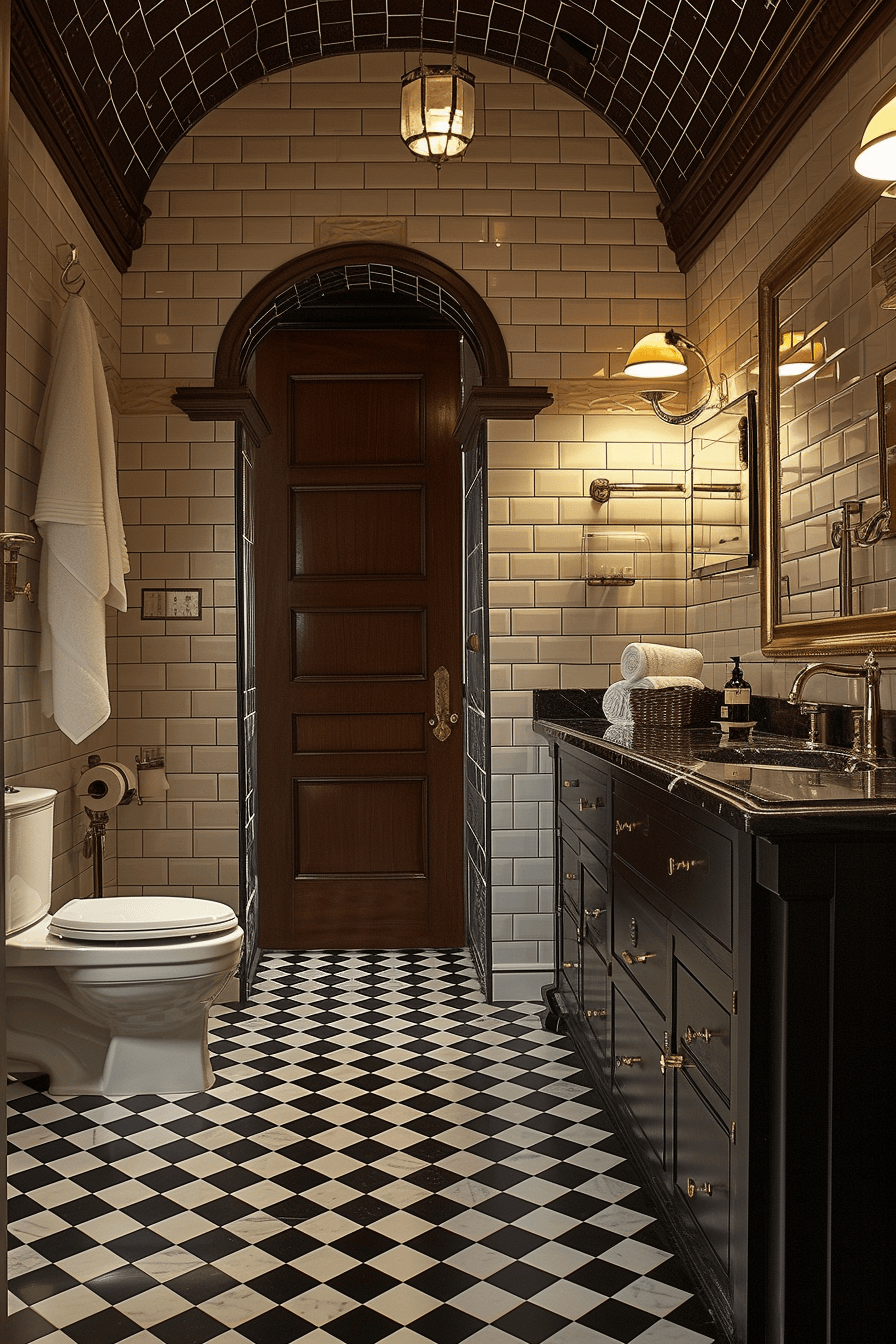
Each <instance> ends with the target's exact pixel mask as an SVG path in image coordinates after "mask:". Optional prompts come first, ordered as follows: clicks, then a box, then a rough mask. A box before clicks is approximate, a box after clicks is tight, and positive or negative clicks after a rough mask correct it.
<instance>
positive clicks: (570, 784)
mask: <svg viewBox="0 0 896 1344" xmlns="http://www.w3.org/2000/svg"><path fill="white" fill-rule="evenodd" d="M563 787H564V789H577V788H578V787H579V781H578V780H577V779H564V781H563Z"/></svg>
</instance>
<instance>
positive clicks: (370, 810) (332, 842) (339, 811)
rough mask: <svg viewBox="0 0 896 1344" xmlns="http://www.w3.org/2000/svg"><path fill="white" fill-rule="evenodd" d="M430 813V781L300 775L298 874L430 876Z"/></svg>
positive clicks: (297, 785) (295, 788)
mask: <svg viewBox="0 0 896 1344" xmlns="http://www.w3.org/2000/svg"><path fill="white" fill-rule="evenodd" d="M426 816H427V807H426V780H425V779H420V778H418V779H397V778H391V779H372V778H365V779H349V778H343V779H296V780H294V781H293V817H294V834H295V847H294V853H295V858H296V870H295V877H296V878H297V879H301V878H304V877H349V876H352V877H376V878H380V877H383V876H389V877H426V875H427V871H428V868H429V864H428V856H427V825H426ZM334 823H335V824H334Z"/></svg>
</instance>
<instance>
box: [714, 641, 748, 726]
mask: <svg viewBox="0 0 896 1344" xmlns="http://www.w3.org/2000/svg"><path fill="white" fill-rule="evenodd" d="M731 661H732V663H733V664H734V671H733V672H732V673H731V676H730V678H729V679H728V681H726V682H725V694H724V697H723V703H722V707H721V711H720V714H721V718H722V719H724V720H727V721H728V722H729V723H748V722H749V721H750V683H749V682H748V681H746V680H745V679H744V674H743V670H742V669H741V665H740V659H739V658H737V657H735V656H733V655H732V658H731Z"/></svg>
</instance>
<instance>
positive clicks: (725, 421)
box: [691, 392, 757, 578]
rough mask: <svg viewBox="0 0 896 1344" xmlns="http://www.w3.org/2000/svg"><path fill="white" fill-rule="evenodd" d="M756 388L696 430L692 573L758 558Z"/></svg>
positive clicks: (700, 575)
mask: <svg viewBox="0 0 896 1344" xmlns="http://www.w3.org/2000/svg"><path fill="white" fill-rule="evenodd" d="M756 528H757V520H756V393H755V392H747V393H746V395H745V396H743V397H738V398H737V399H736V400H735V401H730V402H729V403H728V404H727V405H726V406H723V407H722V408H721V409H720V410H719V411H718V412H717V413H716V414H715V415H714V416H712V417H711V418H710V419H709V420H704V421H703V422H702V423H701V424H699V425H696V426H695V427H694V428H693V429H692V431H691V575H692V577H693V578H708V577H709V576H710V575H712V574H723V573H728V572H729V571H731V570H735V569H749V567H750V566H751V565H755V564H756V552H757V546H756Z"/></svg>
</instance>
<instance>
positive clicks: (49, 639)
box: [33, 295, 130, 742]
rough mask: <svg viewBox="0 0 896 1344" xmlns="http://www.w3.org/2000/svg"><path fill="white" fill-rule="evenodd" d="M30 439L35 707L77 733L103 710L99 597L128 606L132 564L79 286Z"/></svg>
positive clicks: (95, 724)
mask: <svg viewBox="0 0 896 1344" xmlns="http://www.w3.org/2000/svg"><path fill="white" fill-rule="evenodd" d="M36 442H37V446H38V448H39V449H41V451H42V453H43V463H42V465H41V473H40V482H39V484H38V487H37V503H36V505H35V509H34V515H33V517H34V521H35V523H36V524H37V526H38V527H39V528H40V532H41V536H42V537H43V539H44V548H43V553H42V556H41V565H40V594H39V603H40V610H41V625H42V629H41V643H40V682H41V707H42V709H43V712H44V714H45V715H47V716H48V717H49V716H50V715H52V716H53V717H54V718H55V719H56V723H57V724H58V725H59V727H60V728H61V730H62V731H63V732H64V733H65V735H66V737H69V738H71V740H72V742H81V741H83V739H84V738H85V737H87V736H89V734H90V733H92V732H94V731H95V730H96V729H97V728H99V727H100V725H101V724H103V723H105V722H106V719H108V717H109V710H110V706H109V681H108V675H107V671H106V603H108V604H109V606H112V607H115V608H116V609H117V610H118V611H126V610H127V595H126V593H125V586H124V576H125V574H126V573H127V572H128V570H129V568H130V564H129V562H128V554H127V546H126V543H125V537H124V528H123V526H122V522H121V506H120V504H119V500H118V478H117V473H116V467H115V441H114V438H113V435H112V412H111V408H110V406H109V393H108V390H107V388H106V379H105V375H104V373H103V361H102V358H101V356H100V349H99V343H98V342H97V338H96V328H95V327H94V325H93V319H92V317H91V316H90V310H89V309H88V307H87V304H86V302H85V300H84V299H82V298H79V297H78V296H77V295H72V297H71V298H70V299H69V300H68V302H67V303H66V305H65V308H64V309H63V311H62V319H61V321H60V323H59V330H58V332H57V334H56V350H55V353H54V355H53V361H52V364H51V366H50V376H49V379H48V381H47V389H46V392H45V393H44V400H43V405H42V407H41V412H40V419H39V421H38V426H37V438H36Z"/></svg>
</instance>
